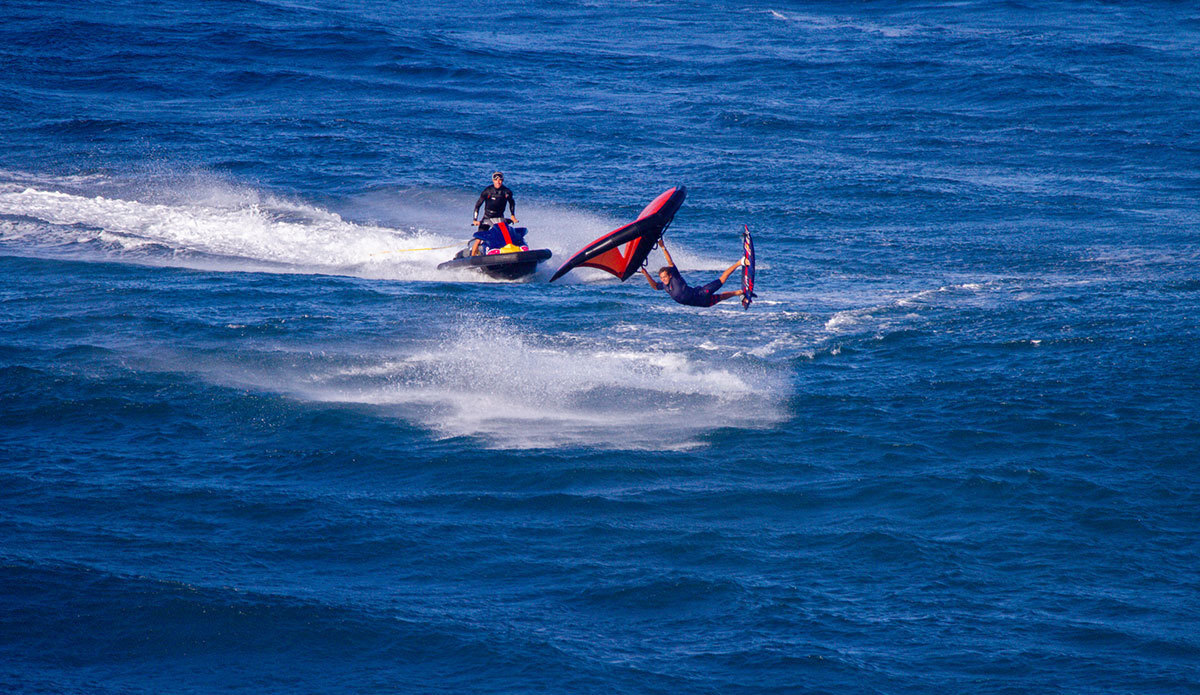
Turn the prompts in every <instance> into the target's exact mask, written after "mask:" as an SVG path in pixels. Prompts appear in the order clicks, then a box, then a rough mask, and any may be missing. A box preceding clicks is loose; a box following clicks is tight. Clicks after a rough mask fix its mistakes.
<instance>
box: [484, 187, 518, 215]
mask: <svg viewBox="0 0 1200 695" xmlns="http://www.w3.org/2000/svg"><path fill="white" fill-rule="evenodd" d="M480 205H483V216H484V217H504V206H505V205H508V209H509V210H511V211H512V214H513V215H516V214H517V201H515V200H513V194H512V191H510V190H508V186H503V185H502V186H500V187H499V188H496V187H495V186H488V187H487V188H485V189H483V193H480V194H479V200H476V201H475V212H474V215H478V214H479V206H480Z"/></svg>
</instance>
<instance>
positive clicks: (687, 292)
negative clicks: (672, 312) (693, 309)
mask: <svg viewBox="0 0 1200 695" xmlns="http://www.w3.org/2000/svg"><path fill="white" fill-rule="evenodd" d="M667 272H668V273H670V274H671V281H670V282H668V283H667V284H666V286H665V287H664V286H663V284H662V283H661V282H655V283H654V286H655V287H657V288H658V289H660V290H666V291H667V294H669V295H671V299H674V300H675V301H677V302H679V303H680V304H686V305H688V306H712V305H713V304H715V303H716V302H714V301H713V300H715V299H716V297H714V296H713V292H716V291H717V290H719V289H721V281H720V280H719V279H717V280H713V281H712V282H710V283H708V284H707V285H703V286H701V287H689V286H688V284H687V282H685V281H684V279H683V276H682V275H680V274H679V271H678V270H677V269H676V268H675V266H668V268H667Z"/></svg>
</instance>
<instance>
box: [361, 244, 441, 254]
mask: <svg viewBox="0 0 1200 695" xmlns="http://www.w3.org/2000/svg"><path fill="white" fill-rule="evenodd" d="M459 246H461V244H450V245H449V246H430V247H428V248H424V249H394V250H392V251H376V252H375V253H372V254H370V255H372V256H382V255H383V254H385V253H404V252H405V251H441V250H442V249H453V248H458V247H459Z"/></svg>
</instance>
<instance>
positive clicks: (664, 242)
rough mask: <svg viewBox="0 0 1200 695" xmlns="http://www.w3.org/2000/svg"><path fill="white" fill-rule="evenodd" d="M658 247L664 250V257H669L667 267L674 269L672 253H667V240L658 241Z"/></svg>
mask: <svg viewBox="0 0 1200 695" xmlns="http://www.w3.org/2000/svg"><path fill="white" fill-rule="evenodd" d="M658 246H659V248H661V249H662V251H663V255H664V256H666V257H667V265H669V266H672V267H674V266H675V261H673V260H671V252H670V251H667V240H666V239H661V238H660V239H659V240H658Z"/></svg>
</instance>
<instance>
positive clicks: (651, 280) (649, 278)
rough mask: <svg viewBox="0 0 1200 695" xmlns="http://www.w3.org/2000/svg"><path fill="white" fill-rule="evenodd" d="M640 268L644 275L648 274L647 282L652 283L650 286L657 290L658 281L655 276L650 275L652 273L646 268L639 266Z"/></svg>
mask: <svg viewBox="0 0 1200 695" xmlns="http://www.w3.org/2000/svg"><path fill="white" fill-rule="evenodd" d="M638 270H640V271H642V275H645V276H646V282H648V283H650V286H651V287H653V288H654V289H656V290H657V289H658V283H657V282H655V281H654V278H652V277H650V273H647V272H646V269H645V268H638Z"/></svg>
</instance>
